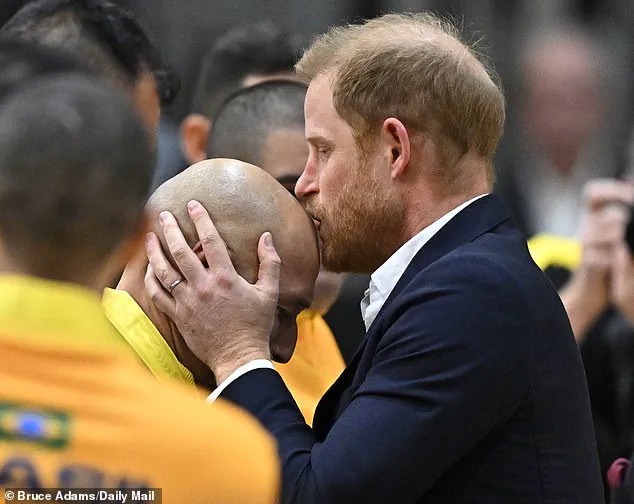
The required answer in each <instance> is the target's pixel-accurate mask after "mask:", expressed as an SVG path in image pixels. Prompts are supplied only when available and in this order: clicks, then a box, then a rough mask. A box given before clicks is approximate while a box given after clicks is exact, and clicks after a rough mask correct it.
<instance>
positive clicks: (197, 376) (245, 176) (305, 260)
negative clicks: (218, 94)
mask: <svg viewBox="0 0 634 504" xmlns="http://www.w3.org/2000/svg"><path fill="white" fill-rule="evenodd" d="M190 200H197V201H199V202H200V203H201V204H202V205H203V206H204V207H205V208H206V209H207V211H208V212H209V213H210V214H211V215H213V216H214V218H215V220H216V224H217V227H218V230H219V232H220V233H221V234H222V236H223V238H224V239H225V241H226V243H227V248H228V250H229V252H230V254H231V259H232V262H233V265H234V267H235V269H236V271H237V272H238V273H239V274H240V275H241V276H242V277H243V278H245V279H246V280H248V281H249V282H252V283H255V282H256V280H257V274H258V265H259V263H258V256H257V253H255V250H256V247H257V244H258V240H259V238H260V236H261V235H262V234H263V233H264V232H267V231H268V232H270V233H271V234H272V235H273V241H274V243H275V246H276V249H277V250H278V253H279V256H280V258H281V260H282V268H281V277H280V294H279V298H278V302H277V312H276V317H275V326H274V328H273V333H274V337H272V338H271V344H270V349H271V355H272V356H273V358H274V360H275V361H277V362H282V363H283V362H287V361H288V360H289V359H290V358H291V355H292V354H293V350H294V348H295V343H296V340H297V323H296V318H297V316H298V314H299V313H300V312H301V311H302V310H304V309H306V308H307V307H308V306H309V305H310V304H311V302H312V299H313V293H314V292H313V291H314V284H315V278H316V277H317V272H318V270H319V253H318V248H317V238H316V233H315V229H314V226H313V223H312V221H311V219H310V218H309V216H308V215H307V214H306V212H305V211H304V210H303V209H302V207H301V206H300V204H299V203H298V202H297V201H296V200H295V198H293V196H292V195H291V194H289V192H288V191H286V190H285V189H284V188H283V187H282V186H281V185H280V184H278V183H277V182H276V181H275V179H274V178H272V177H271V176H270V175H269V174H267V173H266V172H265V171H263V170H261V169H260V168H257V167H256V166H252V165H249V164H247V163H243V162H240V161H235V160H231V159H213V160H208V161H203V162H200V163H197V164H195V165H193V166H191V167H190V168H188V169H187V170H185V171H184V172H182V173H180V174H179V175H177V176H176V177H174V178H172V179H170V180H168V181H167V182H165V183H164V184H162V185H161V186H160V187H159V188H158V189H157V190H156V191H155V193H154V194H153V195H152V196H151V198H150V200H149V202H148V205H147V218H148V219H149V223H150V227H151V228H152V229H154V230H156V229H158V227H159V220H160V215H161V212H164V211H168V212H170V213H171V214H172V215H174V216H175V217H176V219H177V220H178V222H179V223H180V224H181V226H182V228H183V231H184V233H185V236H186V237H187V242H188V244H189V246H190V247H191V249H192V250H194V251H195V252H197V253H199V255H200V256H201V258H202V257H203V256H202V245H201V243H200V242H199V241H198V238H197V235H196V231H195V230H194V228H193V226H192V225H191V222H190V220H189V218H188V216H187V204H188V202H189V201H190ZM298 243H301V244H302V246H301V247H298V246H297V244H298ZM164 250H167V248H166V247H164ZM147 266H148V260H147V257H146V255H145V253H141V254H139V255H138V256H137V257H136V258H135V259H134V260H133V261H132V262H131V263H130V264H128V266H127V267H126V269H125V271H124V273H123V276H122V278H121V281H120V283H119V285H118V287H117V290H116V291H115V290H111V289H107V290H106V291H105V292H104V300H103V301H104V306H105V309H106V313H107V315H108V318H109V319H110V321H111V322H112V323H113V325H114V326H115V327H116V328H117V329H118V330H119V332H120V333H121V334H122V336H123V337H124V338H125V339H126V341H127V342H128V343H129V345H130V346H131V347H132V348H133V349H134V350H135V351H136V353H137V355H138V356H139V358H140V359H141V360H142V361H143V362H144V363H145V364H146V366H147V367H148V368H149V369H150V371H152V373H154V374H155V375H156V376H157V377H158V378H160V379H170V378H171V379H176V380H178V381H181V382H183V383H188V384H191V385H193V384H196V385H198V386H200V387H204V388H207V389H212V388H214V386H215V379H214V375H213V374H212V372H211V371H210V370H209V368H208V367H207V366H205V364H203V363H202V362H201V361H200V360H199V359H198V358H196V357H195V356H194V355H193V353H192V352H191V351H190V350H189V348H188V347H187V345H185V343H184V341H183V339H182V337H181V335H180V333H179V331H178V329H177V328H176V325H175V324H174V323H173V322H172V321H171V320H170V319H169V318H167V317H166V316H165V315H164V314H163V313H162V312H161V311H160V310H159V309H157V307H156V306H155V305H154V303H153V302H152V300H151V299H150V296H149V295H148V294H147V292H146V290H145V288H144V276H145V274H146V270H147ZM157 274H159V275H160V274H161V272H160V271H159V272H157ZM180 280H181V278H173V279H171V281H170V284H169V285H170V286H171V290H172V291H174V290H176V289H179V283H180Z"/></svg>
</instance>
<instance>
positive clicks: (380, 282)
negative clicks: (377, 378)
mask: <svg viewBox="0 0 634 504" xmlns="http://www.w3.org/2000/svg"><path fill="white" fill-rule="evenodd" d="M483 196H486V194H481V195H480V196H476V197H475V198H473V199H471V200H469V201H466V202H465V203H463V204H462V205H460V206H458V207H456V208H454V209H453V210H451V211H450V212H449V213H446V214H445V215H443V216H442V217H441V218H440V219H438V220H437V221H435V222H433V223H432V224H430V225H429V226H427V227H426V228H425V229H423V230H422V231H421V232H419V233H418V234H417V235H415V236H414V237H412V238H411V239H410V240H409V241H407V242H406V243H405V244H404V245H403V246H402V247H401V248H400V249H398V250H397V251H396V252H394V254H392V256H391V257H390V258H389V259H388V260H387V261H385V262H384V263H383V264H382V265H381V266H380V267H379V268H378V269H377V270H376V271H375V272H374V273H372V276H371V277H370V288H369V289H368V290H367V291H365V297H364V298H363V301H361V314H362V315H363V321H364V322H365V329H366V331H367V330H368V329H369V328H370V326H371V325H372V322H374V319H375V318H376V316H377V315H378V313H379V311H380V310H381V307H382V306H383V304H384V303H385V301H386V300H387V298H388V297H389V295H390V293H391V292H392V290H393V289H394V287H396V284H397V283H398V281H399V280H400V278H401V276H402V275H403V273H405V270H406V269H407V266H409V263H410V262H411V261H412V259H414V256H415V255H416V254H417V253H418V251H419V250H420V249H422V248H423V246H424V245H425V244H426V243H427V242H428V241H429V240H431V238H432V237H433V236H434V235H435V234H436V233H437V232H438V231H440V230H441V229H442V227H443V226H444V225H445V224H447V223H448V222H449V221H450V220H451V219H453V218H454V217H455V216H456V215H458V213H459V212H460V211H461V210H464V209H465V208H466V207H467V206H469V205H470V204H471V203H473V202H474V201H476V200H478V199H480V198H482V197H483ZM254 369H274V367H273V363H272V362H271V361H268V360H266V359H257V360H253V361H251V362H249V363H247V364H245V365H244V366H241V367H239V368H238V369H236V370H235V371H234V372H233V373H231V375H230V376H229V377H228V378H227V379H226V380H225V381H223V382H222V383H221V384H219V385H218V387H217V388H216V389H215V390H214V391H213V392H212V393H211V394H210V395H209V397H208V398H207V402H208V403H213V402H214V401H215V400H216V399H217V398H218V397H219V396H220V394H222V392H223V391H224V390H225V389H226V388H227V387H228V386H229V385H230V384H231V383H232V382H233V381H235V380H237V379H238V378H240V377H241V376H242V375H244V374H246V373H248V372H249V371H253V370H254Z"/></svg>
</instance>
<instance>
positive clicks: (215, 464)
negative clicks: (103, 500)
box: [0, 277, 280, 504]
mask: <svg viewBox="0 0 634 504" xmlns="http://www.w3.org/2000/svg"><path fill="white" fill-rule="evenodd" d="M0 359H1V362H2V365H0V384H1V386H0V474H1V475H2V477H3V478H4V479H5V481H4V484H5V485H6V486H11V487H20V486H24V484H25V483H31V484H36V485H38V486H40V487H59V486H61V485H65V486H78V487H87V486H88V487H89V486H98V487H102V488H103V487H121V486H137V487H138V486H141V485H142V486H145V487H159V488H162V489H163V502H166V503H170V504H197V503H199V504H208V503H210V502H223V503H250V504H251V503H255V504H257V503H262V504H269V503H273V502H276V499H277V496H278V492H279V480H280V467H279V460H278V458H277V455H276V449H275V444H274V442H273V440H272V439H271V437H270V436H269V435H268V434H266V433H265V432H264V430H263V429H262V427H261V426H260V425H259V424H258V423H257V421H256V420H254V419H253V418H251V417H250V416H249V415H247V414H246V413H244V412H242V411H241V410H239V409H237V408H235V407H233V406H231V405H230V404H227V403H226V402H223V401H222V400H220V401H218V402H216V403H214V405H213V406H209V405H206V404H205V403H204V402H203V397H204V396H203V395H202V394H201V393H199V392H198V391H197V390H196V389H194V388H191V387H184V386H183V385H182V384H179V383H175V382H172V381H168V382H166V383H159V382H158V381H157V380H156V379H155V378H154V377H153V376H152V375H151V374H149V373H147V371H146V370H145V369H144V368H143V366H142V365H140V363H139V362H138V360H137V359H136V357H135V355H134V353H133V352H132V351H131V350H130V347H129V346H128V345H127V344H126V343H125V341H123V340H122V338H121V336H120V335H119V334H118V332H117V331H116V330H115V329H114V328H113V327H112V325H111V324H110V323H109V322H108V321H107V319H106V317H105V315H104V313H103V309H102V307H101V303H100V300H99V297H98V295H97V294H96V293H92V292H88V291H85V290H83V289H81V288H77V287H71V286H66V285H62V284H56V283H53V282H46V281H41V280H36V279H31V278H26V277H21V278H18V277H4V278H3V277H0ZM25 418H26V420H25ZM33 418H36V419H40V420H42V422H43V423H42V428H41V429H40V431H38V430H37V429H35V430H33ZM27 420H28V421H27ZM29 422H30V423H29ZM26 427H29V429H28V432H27V430H26ZM27 434H28V435H27Z"/></svg>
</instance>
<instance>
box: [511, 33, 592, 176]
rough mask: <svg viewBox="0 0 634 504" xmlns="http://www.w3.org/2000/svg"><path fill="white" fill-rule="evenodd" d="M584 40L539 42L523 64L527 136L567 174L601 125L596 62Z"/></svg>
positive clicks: (524, 113) (556, 166)
mask: <svg viewBox="0 0 634 504" xmlns="http://www.w3.org/2000/svg"><path fill="white" fill-rule="evenodd" d="M596 59H597V57H596V56H595V54H594V53H593V52H592V51H591V50H590V49H589V48H588V47H587V46H586V45H584V43H583V41H581V40H575V39H574V38H571V39H561V40H550V41H544V42H542V43H537V44H536V45H535V47H533V48H532V50H531V51H529V53H528V54H527V57H526V62H525V67H524V77H523V78H524V107H523V120H524V126H525V131H526V134H527V135H528V136H529V137H530V138H531V140H532V142H533V144H534V145H535V146H537V147H538V148H540V149H542V150H543V151H544V153H545V154H546V156H547V157H548V159H549V160H550V161H551V162H552V163H553V164H554V166H555V168H556V169H557V170H558V171H560V172H562V173H566V172H568V171H569V170H570V169H572V167H573V166H574V164H575V163H576V161H577V159H578V157H579V155H580V154H581V151H582V149H583V147H584V146H585V145H586V143H587V142H588V141H589V140H590V139H591V138H592V136H593V135H594V134H595V132H596V131H597V130H598V128H599V127H600V123H601V118H602V114H603V103H602V99H601V92H600V91H601V90H600V82H599V81H600V77H599V71H598V64H599V62H598V61H596Z"/></svg>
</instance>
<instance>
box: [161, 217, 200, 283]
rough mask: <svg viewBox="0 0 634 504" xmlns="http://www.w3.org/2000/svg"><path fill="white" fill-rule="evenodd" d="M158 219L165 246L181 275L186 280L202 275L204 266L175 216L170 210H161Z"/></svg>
mask: <svg viewBox="0 0 634 504" xmlns="http://www.w3.org/2000/svg"><path fill="white" fill-rule="evenodd" d="M159 221H160V223H161V229H162V230H163V236H164V237H165V243H167V248H168V249H169V252H170V254H171V255H172V257H173V258H174V262H175V263H176V266H178V269H179V270H180V271H181V273H182V274H183V276H184V277H185V278H186V279H187V280H188V281H193V280H195V279H196V278H197V277H200V276H201V275H204V273H205V267H204V266H203V265H202V264H201V262H200V260H199V259H198V256H197V255H196V254H195V253H194V251H193V250H192V249H191V248H190V246H189V244H188V243H187V240H185V237H184V236H183V232H182V231H181V229H180V227H179V226H178V222H177V221H176V218H175V217H174V216H173V215H172V214H171V213H170V212H161V215H160V216H159ZM155 269H156V268H155ZM159 279H161V278H160V277H159Z"/></svg>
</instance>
